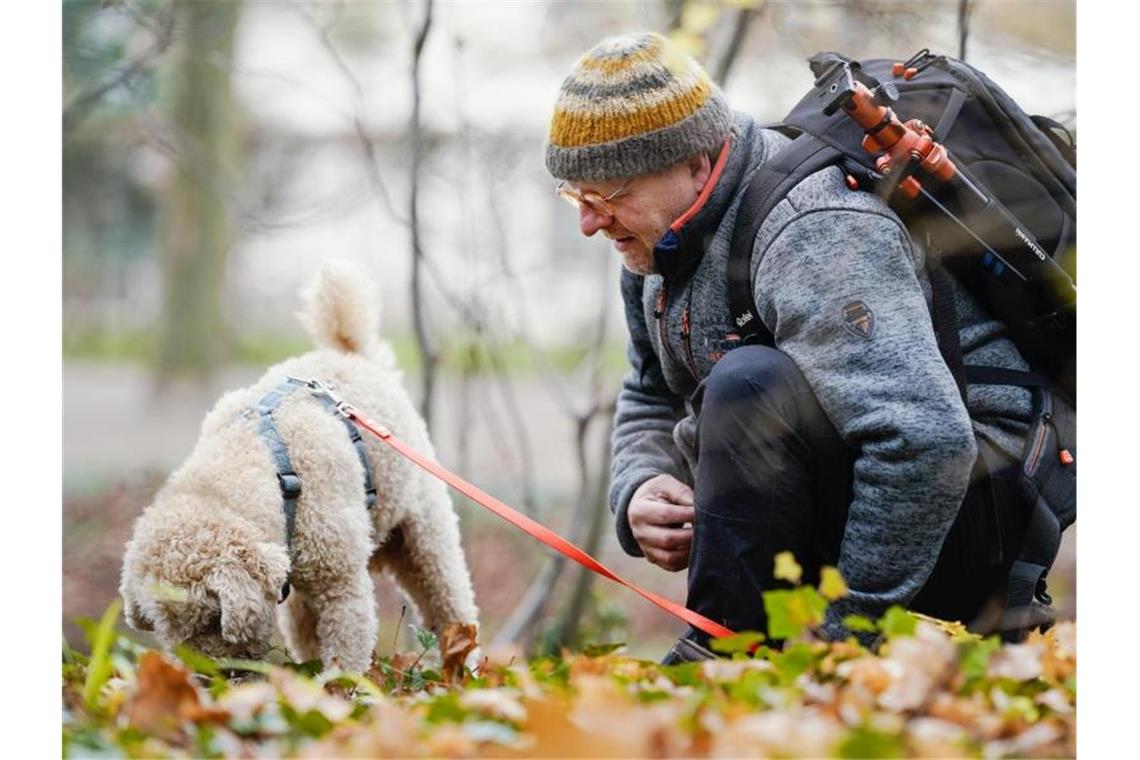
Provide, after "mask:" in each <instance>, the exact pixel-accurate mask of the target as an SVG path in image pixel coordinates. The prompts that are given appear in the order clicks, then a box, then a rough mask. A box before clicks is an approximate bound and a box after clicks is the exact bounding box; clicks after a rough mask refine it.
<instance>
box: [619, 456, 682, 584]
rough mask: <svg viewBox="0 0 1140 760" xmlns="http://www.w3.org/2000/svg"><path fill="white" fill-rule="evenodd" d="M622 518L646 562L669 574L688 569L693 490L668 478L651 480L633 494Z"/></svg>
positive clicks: (658, 476)
mask: <svg viewBox="0 0 1140 760" xmlns="http://www.w3.org/2000/svg"><path fill="white" fill-rule="evenodd" d="M626 516H627V517H628V518H629V528H630V531H631V532H632V533H633V537H634V539H635V540H636V541H637V544H638V546H640V547H641V551H642V552H644V554H645V558H646V559H647V560H649V561H650V562H651V563H653V564H654V565H657V566H658V567H663V568H665V569H666V570H669V571H670V572H677V571H678V570H684V569H685V568H686V567H688V566H689V548H690V547H691V546H692V544H693V489H691V488H689V487H688V486H687V485H685V484H684V483H682V482H681V481H679V480H677V479H676V478H674V477H673V476H672V475H657V476H655V477H652V478H650V479H649V480H647V481H645V482H644V483H642V484H641V486H640V487H639V488H638V489H637V490H636V491H634V492H633V498H631V499H630V500H629V509H628V510H626ZM685 523H688V525H685ZM683 525H684V527H682V526H683Z"/></svg>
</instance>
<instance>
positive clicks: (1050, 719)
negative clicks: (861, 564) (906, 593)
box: [64, 589, 1076, 758]
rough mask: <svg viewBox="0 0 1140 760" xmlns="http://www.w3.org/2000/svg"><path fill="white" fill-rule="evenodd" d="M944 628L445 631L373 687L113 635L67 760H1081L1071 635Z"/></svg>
mask: <svg viewBox="0 0 1140 760" xmlns="http://www.w3.org/2000/svg"><path fill="white" fill-rule="evenodd" d="M795 590H799V589H795ZM813 591H814V589H813ZM939 622H940V621H934V620H928V619H924V618H922V617H916V616H912V615H909V614H906V613H902V612H901V611H900V612H898V613H894V614H892V615H889V616H888V618H887V619H885V620H884V621H880V623H879V629H880V630H881V631H883V632H884V633H886V634H887V640H886V642H885V643H884V644H883V646H882V647H881V649H880V650H879V651H878V652H877V653H874V654H873V653H871V652H870V651H868V650H867V649H866V648H864V647H863V646H862V645H861V644H859V643H858V642H857V641H856V640H855V639H849V640H847V641H844V642H830V643H829V642H823V641H819V640H815V639H813V638H811V635H810V633H804V634H803V637H801V638H797V639H791V640H789V641H787V642H786V643H785V645H784V648H783V649H782V650H776V649H771V648H767V647H764V646H762V645H761V641H762V639H761V638H758V637H749V636H742V637H740V638H739V639H738V640H737V641H735V642H732V645H731V646H730V647H728V648H729V649H730V650H732V651H733V652H734V654H733V659H720V660H710V661H705V662H696V663H684V664H680V665H676V666H672V667H662V666H659V665H657V664H655V663H652V662H647V661H644V660H637V659H632V658H629V657H625V656H623V655H621V654H620V653H618V652H616V651H613V648H612V647H597V648H594V649H592V650H591V653H590V654H584V653H583V654H571V653H563V654H562V655H561V656H556V657H544V658H539V659H535V660H532V661H530V662H527V661H526V660H524V659H523V658H522V657H521V656H519V655H518V654H517V653H514V654H506V653H497V652H492V653H490V654H489V656H488V657H486V658H484V659H483V661H482V663H481V664H480V667H479V669H478V671H477V672H476V673H472V672H471V671H470V670H468V669H467V668H466V667H465V666H464V665H463V663H464V661H465V660H467V659H468V658H470V657H471V655H472V653H473V652H474V651H475V639H474V633H475V632H474V630H472V629H471V628H470V627H468V628H463V627H451V626H449V627H448V628H446V629H444V630H443V631H441V632H440V635H439V637H438V641H436V642H434V645H435V647H436V648H433V649H432V650H431V651H430V652H429V651H420V652H414V653H408V654H401V655H396V656H393V657H391V658H385V659H382V660H378V661H377V662H376V664H375V666H374V667H373V669H372V670H370V671H369V673H367V674H366V675H365V676H363V677H361V676H348V675H345V674H340V673H336V672H330V671H325V672H324V673H316V672H314V670H313V669H312V668H310V667H305V666H295V665H288V666H279V665H271V664H265V665H264V667H263V668H262V669H263V671H264V675H259V676H256V678H257V680H246V681H243V682H242V683H240V684H237V685H235V684H233V683H231V682H227V681H226V680H225V679H224V678H221V677H220V676H218V675H217V664H216V663H213V664H211V662H210V661H209V660H208V658H192V657H186V658H185V659H184V661H185V663H186V664H185V665H183V664H180V663H179V662H177V661H176V660H174V659H170V658H167V657H166V656H164V655H161V654H159V653H157V652H153V651H145V652H144V651H141V650H136V649H132V648H131V647H129V646H126V645H125V644H124V643H123V640H122V639H120V640H118V641H116V642H112V643H111V644H110V645H109V646H108V647H107V660H108V661H109V662H114V663H115V665H114V668H113V672H111V673H110V674H109V676H108V677H107V679H106V681H105V683H104V686H103V688H102V689H101V690H100V692H99V693H100V699H99V702H98V704H97V705H96V707H97V709H96V710H93V711H85V708H84V701H83V699H82V698H81V695H82V693H83V689H84V686H85V683H86V679H87V674H86V667H87V663H86V662H85V660H84V658H82V657H81V656H72V657H71V658H70V659H69V660H68V662H67V664H66V665H67V666H66V668H65V704H66V705H68V709H67V711H66V712H65V723H64V735H65V755H67V756H88V755H91V754H111V755H114V754H118V755H128V756H169V755H191V756H220V757H255V756H304V757H375V756H384V757H391V756H396V757H457V756H463V757H772V756H810V757H868V756H870V757H902V756H908V757H966V756H974V757H987V758H990V757H995V758H996V757H1006V756H1050V757H1056V756H1072V755H1074V754H1075V750H1076V747H1075V723H1076V711H1075V704H1076V694H1075V679H1074V675H1075V672H1076V652H1075V641H1076V634H1075V626H1074V625H1073V624H1072V623H1061V624H1059V625H1058V626H1057V627H1056V628H1055V629H1053V630H1051V631H1050V632H1049V633H1047V634H1045V635H1037V636H1034V637H1031V639H1030V640H1028V641H1027V642H1026V643H1024V644H1018V645H1006V646H1002V645H1001V644H1000V642H998V641H997V640H996V639H986V640H981V639H979V638H978V637H977V636H974V635H973V634H969V635H964V634H963V633H962V632H961V631H958V630H957V629H955V627H954V626H952V625H940V624H939ZM426 642H427V637H426V636H425V637H424V638H423V641H420V644H421V646H423V645H424V644H425V643H426ZM433 669H434V670H435V671H438V673H436V675H434V676H433V675H432V673H433V672H434V671H433ZM195 673H201V674H211V673H212V674H213V675H211V676H210V677H209V678H198V677H197V676H196V675H195ZM334 685H336V686H337V688H335V689H331V693H330V688H329V687H330V686H334ZM69 694H70V695H71V697H70V698H68V695H69ZM120 702H121V705H122V706H121V708H117V707H115V706H116V705H118V704H119V703H120Z"/></svg>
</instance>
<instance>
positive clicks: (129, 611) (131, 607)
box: [120, 587, 154, 633]
mask: <svg viewBox="0 0 1140 760" xmlns="http://www.w3.org/2000/svg"><path fill="white" fill-rule="evenodd" d="M120 593H121V595H122V597H123V617H124V618H126V620H127V624H128V625H130V626H131V628H134V629H135V630H136V631H145V632H147V633H149V632H151V631H153V630H154V621H153V620H151V619H150V618H148V617H147V616H146V615H144V614H143V611H142V607H141V606H140V605H139V603H138V600H137V599H135V595H134V593H133V592H132V591H131V590H130V589H129V588H127V587H123V588H122V589H120Z"/></svg>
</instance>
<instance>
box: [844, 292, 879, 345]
mask: <svg viewBox="0 0 1140 760" xmlns="http://www.w3.org/2000/svg"><path fill="white" fill-rule="evenodd" d="M875 326H876V325H875V312H873V311H871V310H870V309H869V308H868V307H867V304H865V303H863V302H862V301H852V302H851V303H849V304H847V305H846V306H844V307H843V329H844V330H846V331H847V332H849V333H851V334H852V335H854V336H856V337H859V338H862V339H864V340H870V339H871V338H873V337H874V336H875Z"/></svg>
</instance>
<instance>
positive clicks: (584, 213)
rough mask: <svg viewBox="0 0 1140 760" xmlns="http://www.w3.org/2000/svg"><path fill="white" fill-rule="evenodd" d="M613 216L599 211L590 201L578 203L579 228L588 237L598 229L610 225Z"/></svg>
mask: <svg viewBox="0 0 1140 760" xmlns="http://www.w3.org/2000/svg"><path fill="white" fill-rule="evenodd" d="M612 221H613V217H612V216H609V215H607V214H602V213H599V212H598V210H597V209H595V208H594V207H593V206H591V205H590V204H589V203H579V204H578V229H580V230H581V231H582V234H583V235H585V236H586V237H590V236H591V235H593V234H594V233H595V232H597V231H598V230H600V229H602V228H604V227H608V226H609V224H610V222H612Z"/></svg>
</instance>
